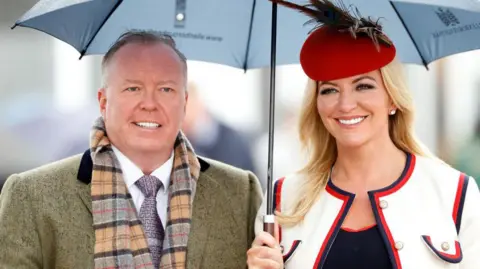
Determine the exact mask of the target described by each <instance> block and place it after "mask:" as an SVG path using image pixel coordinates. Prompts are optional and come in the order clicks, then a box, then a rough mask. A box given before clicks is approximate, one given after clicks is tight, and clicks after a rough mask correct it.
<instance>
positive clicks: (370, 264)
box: [322, 225, 392, 269]
mask: <svg viewBox="0 0 480 269" xmlns="http://www.w3.org/2000/svg"><path fill="white" fill-rule="evenodd" d="M322 269H392V263H391V262H390V259H389V256H388V252H387V248H386V247H385V244H384V242H383V239H382V235H381V234H380V230H379V229H378V227H377V225H375V226H372V227H370V228H367V229H364V230H360V231H351V230H348V229H344V228H341V229H340V230H339V232H338V234H337V237H336V238H335V241H334V242H333V244H332V247H331V249H330V251H329V252H328V254H327V258H326V260H325V265H324V266H323V268H322Z"/></svg>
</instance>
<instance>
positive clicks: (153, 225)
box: [135, 176, 165, 268]
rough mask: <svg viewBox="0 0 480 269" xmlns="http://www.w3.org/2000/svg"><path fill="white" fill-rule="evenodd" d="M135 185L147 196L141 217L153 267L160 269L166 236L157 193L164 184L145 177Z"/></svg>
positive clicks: (141, 210)
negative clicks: (158, 208)
mask: <svg viewBox="0 0 480 269" xmlns="http://www.w3.org/2000/svg"><path fill="white" fill-rule="evenodd" d="M135 185H137V186H138V188H139V189H140V191H142V193H143V195H145V200H144V201H143V204H142V206H141V207H140V214H139V217H140V220H141V222H142V224H143V229H144V230H145V235H146V236H147V242H148V247H149V249H150V253H151V254H152V259H153V265H154V266H155V268H158V267H159V263H160V257H161V253H162V246H163V238H164V236H165V231H164V230H163V225H162V221H161V220H160V216H159V215H158V211H157V192H158V190H159V189H160V188H161V187H162V182H161V181H160V180H159V179H158V178H157V177H154V176H143V177H141V178H140V179H139V180H138V181H137V182H136V183H135Z"/></svg>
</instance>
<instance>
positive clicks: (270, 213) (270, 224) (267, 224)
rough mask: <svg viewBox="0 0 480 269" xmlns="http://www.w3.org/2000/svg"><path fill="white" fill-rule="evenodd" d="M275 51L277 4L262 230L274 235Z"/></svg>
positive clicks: (271, 50) (274, 40)
mask: <svg viewBox="0 0 480 269" xmlns="http://www.w3.org/2000/svg"><path fill="white" fill-rule="evenodd" d="M276 51H277V4H276V3H272V35H271V49H270V110H269V126H268V174H267V197H266V199H267V212H266V215H265V216H264V220H263V221H264V224H263V230H264V231H265V232H268V233H269V234H271V235H274V230H275V216H274V210H275V209H274V208H273V179H272V177H273V137H274V127H275V67H276V59H275V57H276Z"/></svg>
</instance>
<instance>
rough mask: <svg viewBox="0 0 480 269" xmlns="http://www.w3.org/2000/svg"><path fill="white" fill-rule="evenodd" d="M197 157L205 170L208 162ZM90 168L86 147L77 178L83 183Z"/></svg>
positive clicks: (90, 175)
mask: <svg viewBox="0 0 480 269" xmlns="http://www.w3.org/2000/svg"><path fill="white" fill-rule="evenodd" d="M197 159H198V161H199V162H200V172H205V171H207V169H208V168H209V167H210V164H209V163H208V162H207V161H206V160H204V159H202V158H200V157H197ZM92 169H93V162H92V157H91V155H90V149H88V150H86V151H85V153H83V156H82V160H81V161H80V167H79V168H78V173H77V179H78V180H79V181H81V182H83V183H85V184H90V182H91V181H92Z"/></svg>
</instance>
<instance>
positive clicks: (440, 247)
mask: <svg viewBox="0 0 480 269" xmlns="http://www.w3.org/2000/svg"><path fill="white" fill-rule="evenodd" d="M422 239H423V241H424V243H425V244H426V246H427V247H428V248H429V249H430V250H431V251H432V252H433V254H435V255H436V256H437V257H438V258H440V259H442V260H444V261H446V262H448V263H460V262H461V261H462V258H463V255H462V247H461V245H460V242H459V241H458V240H457V239H452V238H447V239H446V238H442V237H440V236H436V237H431V236H429V235H422Z"/></svg>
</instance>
